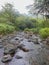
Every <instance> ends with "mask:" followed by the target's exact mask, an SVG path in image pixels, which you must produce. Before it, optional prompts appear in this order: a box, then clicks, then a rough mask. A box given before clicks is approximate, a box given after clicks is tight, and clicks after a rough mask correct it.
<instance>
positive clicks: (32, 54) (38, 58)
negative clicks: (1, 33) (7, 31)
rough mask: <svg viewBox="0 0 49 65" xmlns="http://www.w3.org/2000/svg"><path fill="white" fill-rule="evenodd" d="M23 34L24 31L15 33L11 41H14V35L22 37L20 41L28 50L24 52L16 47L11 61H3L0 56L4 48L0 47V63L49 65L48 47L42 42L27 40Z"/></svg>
mask: <svg viewBox="0 0 49 65" xmlns="http://www.w3.org/2000/svg"><path fill="white" fill-rule="evenodd" d="M24 35H25V33H23V32H20V33H18V34H17V35H15V37H13V38H12V39H11V41H12V40H13V41H14V39H15V38H16V37H19V38H20V39H21V38H22V39H23V40H21V41H20V43H21V44H24V45H25V47H26V48H28V49H29V52H24V51H23V50H21V49H18V50H17V52H16V53H15V55H14V56H13V59H12V61H10V62H8V63H3V62H1V58H2V56H3V52H4V48H0V65H49V47H48V46H47V45H43V44H42V43H40V44H35V43H34V42H32V41H28V39H27V38H25V37H24ZM32 37H34V36H32ZM14 42H15V41H14ZM16 55H20V56H21V57H22V58H20V59H17V58H16Z"/></svg>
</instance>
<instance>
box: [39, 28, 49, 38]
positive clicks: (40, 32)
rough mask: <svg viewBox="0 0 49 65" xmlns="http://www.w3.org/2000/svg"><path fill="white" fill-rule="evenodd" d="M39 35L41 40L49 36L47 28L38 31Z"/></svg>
mask: <svg viewBox="0 0 49 65" xmlns="http://www.w3.org/2000/svg"><path fill="white" fill-rule="evenodd" d="M39 34H40V35H41V37H42V38H47V37H48V36H49V28H42V29H41V30H40V31H39Z"/></svg>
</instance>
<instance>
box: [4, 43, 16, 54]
mask: <svg viewBox="0 0 49 65" xmlns="http://www.w3.org/2000/svg"><path fill="white" fill-rule="evenodd" d="M15 50H16V48H15V46H14V45H12V44H7V45H6V46H4V54H13V53H15Z"/></svg>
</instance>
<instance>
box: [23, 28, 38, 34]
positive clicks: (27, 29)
mask: <svg viewBox="0 0 49 65" xmlns="http://www.w3.org/2000/svg"><path fill="white" fill-rule="evenodd" d="M24 31H25V32H27V31H28V32H30V31H31V32H33V33H34V34H37V33H38V29H37V28H31V29H29V28H26V29H25V30H24Z"/></svg>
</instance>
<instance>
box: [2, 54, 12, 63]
mask: <svg viewBox="0 0 49 65" xmlns="http://www.w3.org/2000/svg"><path fill="white" fill-rule="evenodd" d="M11 60H12V57H11V56H10V55H9V54H8V55H5V56H3V58H2V60H1V61H2V62H3V63H6V62H9V61H11Z"/></svg>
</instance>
